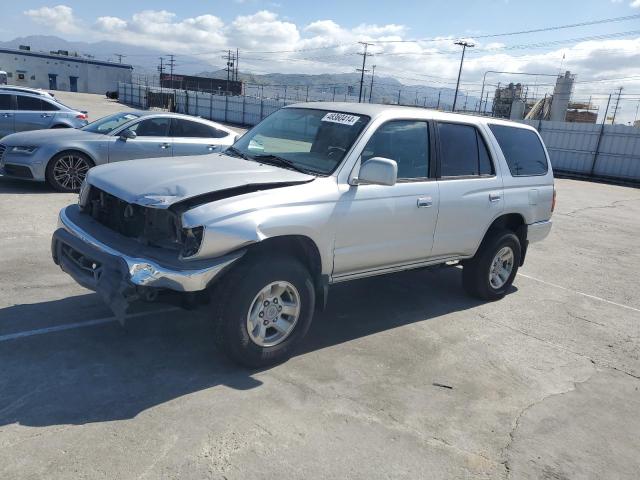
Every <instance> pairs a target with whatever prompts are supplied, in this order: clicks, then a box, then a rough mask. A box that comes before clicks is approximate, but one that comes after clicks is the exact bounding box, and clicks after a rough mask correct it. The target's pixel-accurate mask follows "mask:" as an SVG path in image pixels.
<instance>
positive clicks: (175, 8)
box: [0, 0, 640, 120]
mask: <svg viewBox="0 0 640 480" xmlns="http://www.w3.org/2000/svg"><path fill="white" fill-rule="evenodd" d="M2 1H3V5H2V7H1V8H2V16H1V18H2V22H1V23H0V39H2V40H10V39H13V38H15V37H18V36H25V35H31V34H38V35H46V34H48V35H57V36H59V37H63V38H65V39H68V40H83V41H87V42H96V41H101V40H107V41H115V42H119V43H124V44H127V46H128V47H129V49H128V50H127V52H131V48H139V47H145V48H148V49H153V50H154V52H161V53H164V54H168V53H172V54H175V55H177V58H178V63H180V62H183V65H185V64H186V63H188V62H190V61H191V62H193V58H194V55H195V56H196V58H197V60H198V62H199V61H204V62H207V63H209V64H210V65H211V66H212V67H219V66H220V64H221V61H220V56H221V53H222V52H223V51H224V50H226V49H227V48H231V49H235V48H239V49H240V51H241V58H242V59H243V62H242V66H243V69H244V71H248V72H253V73H339V72H353V71H354V68H355V65H356V64H357V63H358V59H359V58H360V57H359V56H358V52H360V49H361V46H360V45H358V43H357V42H358V41H360V40H366V41H369V42H373V43H375V45H374V46H372V47H371V51H372V52H374V53H375V57H374V58H373V60H372V61H373V62H374V63H375V64H376V65H377V69H376V72H377V73H378V74H379V75H381V76H392V77H395V78H396V79H398V80H400V81H401V82H403V83H405V84H408V85H410V84H417V83H421V84H425V83H427V84H430V85H432V86H442V87H446V86H451V84H452V82H453V80H454V79H455V76H456V75H457V70H458V62H459V55H460V51H459V47H457V46H455V45H454V44H453V42H454V40H455V39H456V38H459V37H461V36H462V37H465V38H468V39H470V40H472V41H474V42H475V43H476V47H475V48H473V49H472V50H471V51H469V53H468V56H467V58H466V60H465V66H464V74H463V85H462V88H463V89H465V90H466V91H467V92H468V93H469V94H470V95H476V96H477V95H479V93H480V90H481V81H482V76H483V74H484V72H486V71H488V70H508V71H517V72H540V73H550V74H557V73H558V72H559V71H560V70H561V69H562V70H571V71H572V73H575V74H577V75H578V80H579V83H577V84H576V89H575V91H576V95H575V96H576V97H580V99H584V100H587V99H588V98H592V99H594V101H595V102H597V103H600V104H602V103H603V102H604V99H605V98H606V97H607V96H608V93H609V92H612V91H613V90H614V89H615V88H616V87H618V86H623V87H624V88H625V92H636V93H637V97H632V96H629V98H628V99H626V103H624V102H623V106H624V110H625V113H624V115H626V117H625V118H628V116H629V112H630V111H632V110H635V107H636V105H635V103H634V102H636V101H637V100H635V99H636V98H637V99H639V100H640V18H634V19H631V20H626V21H619V22H608V23H603V24H598V25H589V26H582V27H576V28H567V29H557V30H552V31H546V32H539V33H533V34H524V35H506V36H498V37H493V38H487V37H484V38H483V35H487V34H496V33H505V32H514V31H520V30H528V29H536V28H541V27H550V26H560V25H567V24H575V23H580V22H586V21H592V20H598V19H611V18H614V17H623V16H630V15H640V0H554V1H552V0H538V1H533V0H530V1H524V0H475V1H474V0H449V1H429V0H422V1H418V0H394V1H393V2H371V1H369V2H365V1H360V0H346V1H345V0H321V1H313V2H311V1H309V2H306V1H305V2H302V1H293V0H226V1H213V0H191V1H189V0H183V1H181V2H175V0H174V1H166V0H155V1H154V2H144V1H138V2H132V1H130V0H128V1H124V0H110V1H109V2H102V1H95V0H91V1H87V0H85V1H75V0H58V1H56V2H46V1H42V0H22V1H13V2H8V1H7V0H2ZM595 36H600V37H599V38H594V37H595ZM425 38H427V39H429V40H428V41H424V39H425ZM434 38H435V40H434ZM420 39H421V40H420ZM408 40H410V41H408ZM415 40H420V41H415ZM399 41H402V42H399ZM52 48H55V46H52ZM140 55H143V54H140ZM135 56H136V54H135V53H133V54H130V56H129V61H131V62H132V63H134V62H133V60H134V59H135ZM153 57H154V59H155V57H156V54H155V53H154V55H153ZM198 62H196V63H198ZM520 80H523V81H524V80H528V81H530V80H531V78H530V77H529V78H526V77H524V78H518V77H517V76H514V75H508V76H496V75H492V78H491V82H494V83H497V82H502V83H503V84H504V83H505V82H509V81H520ZM490 86H492V85H490ZM547 90H549V86H544V85H543V86H539V87H536V90H535V91H536V95H540V96H542V95H544V93H545V92H546V91H547ZM631 120H633V118H631Z"/></svg>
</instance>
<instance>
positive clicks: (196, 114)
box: [194, 90, 198, 117]
mask: <svg viewBox="0 0 640 480" xmlns="http://www.w3.org/2000/svg"><path fill="white" fill-rule="evenodd" d="M194 115H195V116H196V117H197V116H198V91H197V90H196V112H195V113H194Z"/></svg>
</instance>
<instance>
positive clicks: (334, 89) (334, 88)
mask: <svg viewBox="0 0 640 480" xmlns="http://www.w3.org/2000/svg"><path fill="white" fill-rule="evenodd" d="M331 101H332V102H335V101H336V87H335V85H334V86H333V97H332V98H331Z"/></svg>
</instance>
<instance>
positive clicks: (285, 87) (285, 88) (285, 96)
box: [284, 85, 287, 104]
mask: <svg viewBox="0 0 640 480" xmlns="http://www.w3.org/2000/svg"><path fill="white" fill-rule="evenodd" d="M284 102H285V104H286V103H287V86H286V85H285V86H284Z"/></svg>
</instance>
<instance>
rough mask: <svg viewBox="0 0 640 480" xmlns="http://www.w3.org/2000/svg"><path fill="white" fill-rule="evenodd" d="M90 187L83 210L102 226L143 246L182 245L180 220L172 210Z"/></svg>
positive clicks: (172, 246)
mask: <svg viewBox="0 0 640 480" xmlns="http://www.w3.org/2000/svg"><path fill="white" fill-rule="evenodd" d="M90 188H91V189H90V191H89V194H88V196H87V200H86V202H85V203H84V204H83V206H82V211H83V212H85V213H87V214H89V215H91V216H92V217H93V218H94V219H95V220H96V221H97V222H98V223H100V224H101V225H104V226H105V227H107V228H109V229H110V230H113V231H114V232H117V233H119V234H120V235H123V236H125V237H128V238H134V239H136V240H137V241H139V242H140V243H142V244H144V245H150V246H157V247H162V248H169V249H172V250H180V249H181V248H182V238H181V236H182V235H181V229H180V227H179V219H178V217H177V215H176V214H174V213H173V212H172V211H170V210H168V209H158V208H148V207H142V206H140V205H135V204H132V203H127V202H125V201H124V200H122V199H120V198H118V197H116V196H114V195H111V194H110V193H107V192H105V191H103V190H100V189H99V188H96V187H93V186H92V187H90Z"/></svg>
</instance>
